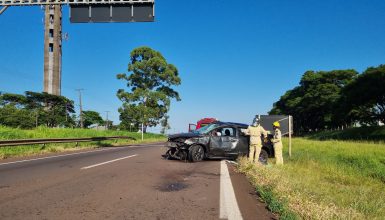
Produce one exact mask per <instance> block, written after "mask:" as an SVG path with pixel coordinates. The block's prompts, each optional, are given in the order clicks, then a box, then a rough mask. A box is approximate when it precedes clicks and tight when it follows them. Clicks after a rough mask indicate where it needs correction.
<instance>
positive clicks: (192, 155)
mask: <svg viewBox="0 0 385 220" xmlns="http://www.w3.org/2000/svg"><path fill="white" fill-rule="evenodd" d="M204 158H205V150H204V149H203V147H202V146H201V145H193V146H191V147H190V149H189V150H188V159H189V161H190V162H199V161H202V160H203V159H204Z"/></svg>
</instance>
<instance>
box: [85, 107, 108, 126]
mask: <svg viewBox="0 0 385 220" xmlns="http://www.w3.org/2000/svg"><path fill="white" fill-rule="evenodd" d="M92 124H98V125H103V124H104V120H103V118H102V117H101V116H100V114H99V113H98V112H95V111H83V125H84V127H85V128H88V127H89V126H90V125H92Z"/></svg>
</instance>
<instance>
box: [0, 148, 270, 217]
mask: <svg viewBox="0 0 385 220" xmlns="http://www.w3.org/2000/svg"><path fill="white" fill-rule="evenodd" d="M161 146H162V144H153V145H142V146H128V147H119V148H103V149H98V150H92V151H82V152H75V153H64V154H53V155H48V156H42V157H35V158H23V159H17V160H15V159H13V160H2V161H0V219H219V218H223V219H227V218H228V219H274V218H275V217H274V216H273V215H272V214H271V213H269V212H268V211H267V210H266V208H265V205H264V204H263V203H261V202H259V200H258V198H257V196H256V195H255V192H254V190H253V188H252V187H251V186H250V184H249V183H248V182H247V180H246V178H245V177H244V176H243V175H241V174H238V173H236V172H234V168H233V167H232V165H231V164H228V163H226V162H225V161H220V160H216V161H204V162H200V163H185V162H181V161H169V160H164V159H162V158H161V156H160V155H161V154H163V153H164V151H165V148H163V147H161ZM231 186H232V187H231Z"/></svg>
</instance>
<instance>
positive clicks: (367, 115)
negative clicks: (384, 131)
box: [343, 65, 385, 124]
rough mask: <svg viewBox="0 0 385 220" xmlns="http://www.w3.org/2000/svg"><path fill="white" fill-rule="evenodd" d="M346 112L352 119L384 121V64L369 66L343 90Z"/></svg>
mask: <svg viewBox="0 0 385 220" xmlns="http://www.w3.org/2000/svg"><path fill="white" fill-rule="evenodd" d="M343 95H344V98H345V99H344V101H345V103H344V104H345V105H346V106H347V109H346V111H345V112H346V113H347V115H350V116H351V117H352V118H353V120H354V121H359V122H361V123H367V124H375V123H377V122H378V121H381V122H383V123H385V65H380V66H378V67H370V68H368V69H367V70H366V71H365V72H364V73H362V74H361V75H359V76H358V77H357V78H356V80H354V81H353V82H352V83H350V84H349V85H348V86H346V88H344V90H343Z"/></svg>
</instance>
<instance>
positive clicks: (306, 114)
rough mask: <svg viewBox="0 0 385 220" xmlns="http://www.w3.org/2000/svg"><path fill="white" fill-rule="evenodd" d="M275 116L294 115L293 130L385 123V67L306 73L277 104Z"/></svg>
mask: <svg viewBox="0 0 385 220" xmlns="http://www.w3.org/2000/svg"><path fill="white" fill-rule="evenodd" d="M269 114H272V115H275V114H277V115H292V116H293V119H294V131H295V132H296V133H306V132H311V131H318V130H326V129H328V130H331V129H343V128H347V127H352V126H355V125H357V124H359V125H361V126H362V125H363V126H371V125H378V123H385V65H380V66H378V67H369V68H367V69H366V70H365V71H364V72H363V73H361V74H359V73H358V72H357V71H356V70H353V69H348V70H332V71H317V72H316V71H307V72H305V73H304V74H303V76H302V78H301V80H300V82H299V85H298V86H296V87H295V88H293V89H290V90H288V91H287V92H286V93H285V94H284V95H283V96H281V98H280V99H279V100H278V101H277V102H275V103H274V105H273V108H272V109H271V111H270V112H269Z"/></svg>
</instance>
